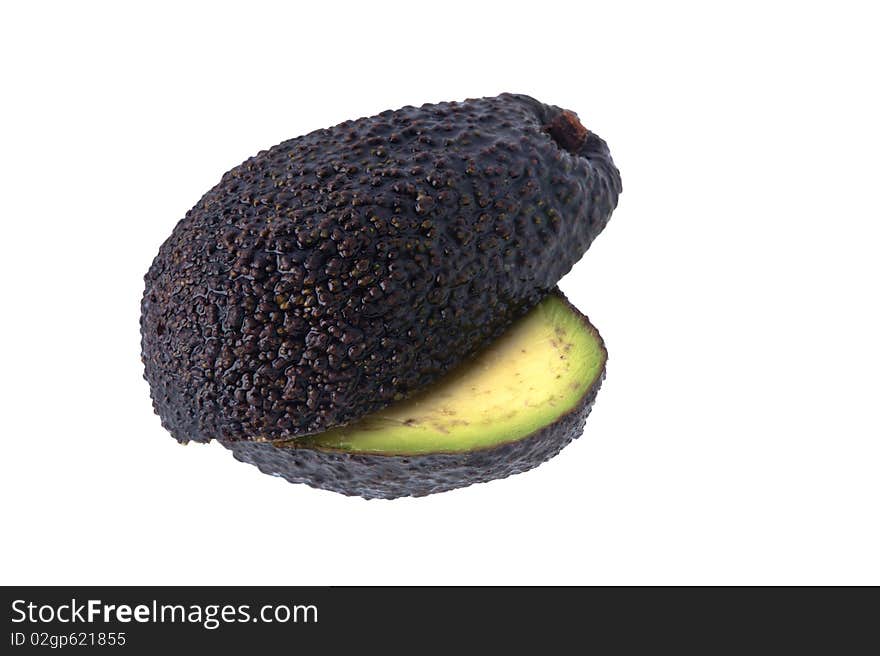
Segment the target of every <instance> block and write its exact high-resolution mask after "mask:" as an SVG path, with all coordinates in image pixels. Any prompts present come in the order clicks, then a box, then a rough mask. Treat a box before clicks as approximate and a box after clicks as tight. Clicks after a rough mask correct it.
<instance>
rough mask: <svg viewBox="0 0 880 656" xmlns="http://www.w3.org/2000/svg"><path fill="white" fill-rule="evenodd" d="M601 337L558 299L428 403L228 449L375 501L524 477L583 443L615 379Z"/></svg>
mask: <svg viewBox="0 0 880 656" xmlns="http://www.w3.org/2000/svg"><path fill="white" fill-rule="evenodd" d="M606 358H607V353H606V351H605V346H604V344H603V343H602V338H601V337H600V336H599V333H598V331H597V330H596V329H595V328H594V327H593V326H592V325H591V324H590V322H589V321H588V320H587V318H586V317H585V316H584V315H582V314H581V313H580V312H578V311H577V309H575V308H574V306H572V305H571V304H570V303H569V302H568V301H567V300H566V298H565V297H564V296H563V295H562V294H561V293H560V292H559V291H554V292H553V293H552V294H550V295H549V296H548V297H547V298H545V299H544V300H543V301H541V302H540V303H539V304H538V305H537V306H535V308H533V309H532V310H531V311H530V312H529V313H528V314H527V315H526V316H525V317H523V318H522V319H520V320H519V321H517V322H516V323H514V324H513V325H512V326H511V327H510V328H509V329H508V330H507V332H505V334H504V335H503V336H502V337H500V338H499V339H498V340H496V341H495V342H493V343H492V344H491V345H490V346H489V347H488V348H487V349H485V350H484V351H482V352H481V353H480V354H479V355H477V356H476V357H474V358H472V359H471V361H469V362H467V363H465V364H464V365H463V366H461V367H459V368H458V369H456V370H455V371H453V372H452V373H450V374H448V375H447V376H446V377H444V378H442V379H441V380H440V381H438V382H437V383H435V384H434V385H432V386H431V387H429V388H428V389H426V390H424V391H423V392H421V393H419V394H418V395H416V396H414V397H412V398H410V399H407V400H405V401H401V402H398V403H395V404H392V405H391V406H389V407H387V408H385V409H383V410H381V411H378V412H375V413H372V414H370V415H367V416H365V417H363V418H362V419H360V420H358V421H357V422H355V423H352V424H349V425H348V426H343V427H340V428H334V429H331V430H329V431H325V432H323V433H318V434H315V435H310V436H306V437H301V438H297V439H295V440H287V441H274V442H271V441H226V442H224V446H226V447H227V448H229V449H231V450H232V451H233V454H234V455H235V457H236V458H237V459H238V460H241V461H243V462H248V463H251V464H253V465H256V466H257V467H258V468H259V469H260V470H261V471H262V472H264V473H267V474H272V475H275V476H280V477H282V478H284V479H286V480H288V481H290V482H291V483H306V484H307V485H311V486H313V487H318V488H323V489H326V490H332V491H334V492H340V493H342V494H347V495H359V496H362V497H364V498H368V499H370V498H385V499H392V498H396V497H402V496H424V495H426V494H432V493H434V492H444V491H446V490H451V489H454V488H458V487H464V486H467V485H471V484H473V483H481V482H485V481H490V480H493V479H496V478H503V477H506V476H510V475H511V474H517V473H520V472H523V471H526V470H528V469H531V468H533V467H536V466H538V465H539V464H541V463H542V462H544V461H545V460H547V459H549V458H551V457H553V456H554V455H556V454H557V453H559V451H560V450H561V449H562V448H563V447H564V446H565V445H566V444H568V443H569V442H570V441H571V440H572V439H574V438H576V437H578V436H579V435H580V433H581V432H582V430H583V426H584V422H585V420H586V418H587V415H588V414H589V412H590V407H591V406H592V403H593V401H594V399H595V397H596V393H597V391H598V390H599V386H600V384H601V382H602V378H603V376H604V373H605V361H606Z"/></svg>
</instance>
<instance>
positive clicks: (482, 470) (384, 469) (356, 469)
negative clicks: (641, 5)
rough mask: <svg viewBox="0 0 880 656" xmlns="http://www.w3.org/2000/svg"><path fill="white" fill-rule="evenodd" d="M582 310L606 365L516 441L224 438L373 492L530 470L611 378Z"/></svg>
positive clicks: (321, 480) (239, 455)
mask: <svg viewBox="0 0 880 656" xmlns="http://www.w3.org/2000/svg"><path fill="white" fill-rule="evenodd" d="M555 293H559V292H555ZM560 296H562V295H561V294H560ZM562 298H563V299H564V296H563V297H562ZM566 303H567V304H568V305H569V307H572V308H573V306H571V304H570V303H568V301H567V300H566ZM573 309H574V308H573ZM575 313H576V314H577V315H578V316H579V317H580V318H581V321H582V322H583V323H584V325H585V326H586V328H587V329H588V330H590V331H591V332H592V333H593V334H594V335H595V336H596V338H597V339H598V340H599V343H600V344H601V347H602V353H603V362H602V371H601V372H600V374H599V375H598V376H597V377H596V381H595V383H593V385H591V386H590V387H589V388H588V389H587V391H586V392H585V393H584V395H583V396H582V397H581V399H580V400H579V401H578V403H577V405H576V406H575V407H574V408H572V409H571V410H570V411H568V412H567V413H566V414H564V415H562V416H561V417H560V418H559V419H557V420H556V421H555V422H553V423H552V424H548V425H547V426H544V427H543V428H540V429H538V430H536V431H535V432H533V433H531V434H529V435H527V436H525V437H522V438H520V439H518V440H516V441H513V442H507V443H504V444H500V445H498V446H494V447H490V448H484V449H476V450H474V451H469V452H463V453H433V454H424V455H407V456H399V455H378V454H377V455H374V454H366V453H347V452H345V451H341V450H335V449H334V450H331V449H317V448H309V447H297V446H296V441H295V440H294V441H292V442H288V443H286V444H285V445H284V446H282V445H280V444H279V443H275V444H273V443H271V442H250V441H242V440H237V441H225V440H221V443H222V444H223V446H225V447H226V448H227V449H230V450H231V451H232V454H233V456H234V457H235V458H236V459H237V460H239V461H241V462H245V463H248V464H251V465H254V466H256V467H257V468H258V469H259V470H260V471H261V472H263V473H264V474H270V475H272V476H280V477H281V478H283V479H285V480H286V481H288V482H290V483H305V484H306V485H310V486H311V487H315V488H320V489H324V490H330V491H331V492H338V493H340V494H344V495H346V496H360V497H363V498H365V499H396V498H399V497H409V496H412V497H422V496H426V495H428V494H435V493H437V492H447V491H449V490H454V489H456V488H460V487H467V486H469V485H473V484H475V483H486V482H488V481H492V480H495V479H499V478H506V477H508V476H511V475H513V474H519V473H522V472H525V471H528V470H529V469H533V468H535V467H537V466H538V465H540V464H541V463H543V462H545V461H547V460H549V459H550V458H552V457H553V456H555V455H556V454H558V453H559V452H560V451H561V450H562V449H563V448H564V447H565V446H567V445H568V444H569V443H570V442H571V441H572V440H574V439H576V438H577V437H579V436H580V435H581V433H582V432H583V430H584V425H585V422H586V420H587V417H588V416H589V414H590V410H591V409H592V407H593V403H594V401H595V400H596V395H597V394H598V392H599V388H600V387H601V385H602V381H603V380H604V378H605V361H607V358H608V353H607V351H606V350H605V345H604V343H603V342H602V339H601V337H600V336H599V333H598V331H597V330H596V328H595V327H593V326H592V324H590V322H589V320H588V319H587V318H586V317H585V316H583V315H582V314H580V312H578V311H577V310H576V309H575Z"/></svg>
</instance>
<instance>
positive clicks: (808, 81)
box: [0, 1, 880, 584]
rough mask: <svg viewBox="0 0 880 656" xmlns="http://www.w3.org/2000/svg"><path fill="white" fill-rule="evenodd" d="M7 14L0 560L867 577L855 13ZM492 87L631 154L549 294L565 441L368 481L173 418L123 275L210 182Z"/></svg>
mask: <svg viewBox="0 0 880 656" xmlns="http://www.w3.org/2000/svg"><path fill="white" fill-rule="evenodd" d="M713 6H715V8H711V7H713ZM25 7H26V8H21V7H19V8H17V9H16V8H11V7H10V5H8V4H7V5H4V8H3V9H2V15H0V67H2V93H0V95H2V101H0V115H2V120H0V131H2V160H0V167H2V171H0V181H2V219H3V221H2V228H0V244H2V257H0V268H2V271H0V290H2V295H0V299H2V301H0V303H2V304H0V311H2V323H0V331H2V339H0V348H2V376H0V386H2V396H0V398H2V404H3V413H2V421H0V433H2V453H0V468H2V471H0V503H2V526H3V533H4V537H3V539H2V541H0V582H2V583H5V584H12V583H20V584H50V583H69V584H85V583H90V584H136V583H151V584H166V583H167V584H226V583H235V584H343V583H347V584H364V583H367V584H369V583H376V584H378V583H387V584H392V583H480V584H483V583H501V584H504V583H589V584H634V583H646V584H659V583H681V584H685V583H689V584H691V583H692V584H706V583H725V584H745V583H763V584H783V583H817V584H826V583H840V584H843V583H849V584H855V583H874V584H880V558H878V554H880V527H878V516H880V513H878V510H880V508H878V505H880V475H878V473H880V427H878V393H880V377H878V371H880V348H878V335H880V310H878V306H880V303H878V299H880V294H878V282H880V266H878V251H880V208H878V188H877V180H878V173H880V166H878V162H880V128H878V126H880V106H878V96H877V94H878V83H877V65H878V60H880V59H878V58H880V51H878V50H880V49H878V45H877V44H878V41H877V31H876V29H877V20H876V16H872V15H869V12H868V9H867V8H868V7H870V3H862V4H857V3H847V2H833V3H832V2H829V3H824V4H822V3H803V2H799V3H791V4H787V3H776V2H760V3H747V2H746V3H743V2H740V3H729V4H728V8H727V9H719V8H717V6H716V5H715V3H688V4H682V3H674V4H671V5H670V4H669V3H643V4H642V3H639V4H634V3H625V2H624V3H613V2H602V3H584V2H577V3H571V4H562V3H553V2H540V3H534V2H532V3H527V4H517V3H512V2H505V3H501V4H499V5H496V6H490V5H489V4H488V3H485V4H484V3H477V2H464V3H459V2H448V1H447V2H443V3H415V2H404V3H399V4H387V5H380V4H378V3H373V2H369V3H367V2H364V3H357V4H354V5H350V6H341V5H340V6H336V5H334V3H331V2H315V3H277V4H266V3H260V2H247V3H236V4H235V5H223V4H218V3H214V2H212V3H205V4H204V5H199V4H191V5H190V4H189V3H186V4H185V3H179V2H174V3H170V4H162V3H149V4H144V5H142V9H141V10H137V9H134V8H132V6H131V5H128V4H127V3H102V4H99V3H88V2H83V3H56V4H49V3H30V4H27V5H26V6H25ZM502 91H513V92H520V93H528V94H530V95H533V96H535V97H537V98H539V99H541V100H543V101H545V102H549V103H553V104H557V105H561V106H563V107H568V108H570V109H573V110H575V111H577V112H578V113H579V114H580V116H581V119H582V120H583V122H584V123H585V125H586V126H587V127H588V128H590V129H591V130H594V131H596V132H597V133H598V134H600V135H601V136H602V137H604V138H605V139H606V140H607V141H608V143H609V144H610V146H611V149H612V152H613V155H614V158H615V160H616V162H617V164H618V166H619V167H620V169H621V171H622V175H623V185H624V193H623V195H622V197H621V202H620V207H619V209H618V210H617V212H616V213H615V215H614V217H613V219H612V221H611V223H610V225H609V226H608V228H607V230H606V231H605V232H604V233H603V234H602V235H601V236H600V237H599V239H598V240H597V241H596V243H595V244H594V246H593V248H592V249H591V250H590V252H589V253H587V255H586V256H585V257H584V259H583V260H582V261H581V262H580V263H579V264H578V265H577V266H576V267H575V269H574V271H573V272H572V273H571V274H570V275H569V276H568V277H566V278H565V279H564V280H563V282H562V284H561V286H562V288H563V290H564V291H565V292H566V293H567V294H568V295H569V296H570V297H571V299H572V300H573V302H574V303H575V304H576V305H577V306H578V307H579V308H581V309H582V310H583V311H584V312H585V313H587V314H589V315H590V318H591V319H592V321H593V322H594V323H595V324H596V325H597V326H598V328H599V329H600V330H601V331H602V334H603V336H604V338H605V340H606V341H607V344H608V348H609V351H610V361H609V364H608V377H607V379H606V382H605V386H604V388H603V389H602V391H601V392H600V394H599V398H598V401H597V403H596V406H595V409H594V412H593V415H592V416H591V417H590V419H589V421H588V423H587V429H586V432H585V434H584V436H583V437H582V438H581V439H580V440H577V441H576V442H575V443H573V444H572V445H571V446H570V447H569V448H567V449H566V450H565V451H564V452H563V453H562V454H561V455H560V456H559V457H558V458H556V459H554V460H552V461H550V462H548V463H546V464H545V465H543V466H541V467H540V468H538V469H537V470H534V471H532V472H530V473H526V474H522V475H519V476H515V477H513V478H510V479H507V480H504V481H497V482H493V483H490V484H487V485H481V486H476V487H472V488H468V489H464V490H458V491H454V492H450V493H446V494H441V495H436V496H433V497H428V498H424V499H404V500H398V501H394V502H381V501H379V502H377V501H373V502H366V501H363V500H360V499H351V498H345V497H342V496H338V495H335V494H331V493H328V492H322V491H316V490H312V489H310V488H307V487H305V486H292V485H289V484H287V483H285V482H283V481H281V480H279V479H274V478H271V477H268V476H264V475H262V474H260V473H259V472H258V471H257V470H256V469H255V468H252V467H249V466H246V465H243V464H240V463H238V462H236V461H235V460H233V459H232V457H231V456H230V455H229V454H228V453H227V452H226V451H225V450H224V449H222V448H221V447H219V446H216V445H211V446H200V445H189V446H186V447H184V446H179V445H178V444H177V443H176V442H175V441H174V440H172V439H171V438H170V437H169V436H168V435H167V433H165V431H164V430H163V429H162V428H161V426H160V424H159V419H158V417H156V416H155V415H154V414H153V411H152V408H151V405H150V402H149V397H148V389H147V384H146V383H145V382H144V380H143V379H142V367H141V363H140V359H139V350H140V346H139V339H140V338H139V332H138V331H139V328H138V316H139V303H140V298H141V293H142V289H143V281H142V276H143V274H144V273H145V272H146V270H147V268H148V266H149V264H150V262H151V260H152V258H153V256H154V255H155V253H156V251H157V250H158V247H159V244H160V243H161V242H162V241H163V240H164V239H165V237H166V236H167V235H168V234H170V231H171V229H172V227H173V226H174V224H175V223H176V222H177V220H178V219H180V218H181V217H182V216H183V214H184V213H185V212H186V210H187V209H189V208H190V206H192V205H193V204H194V203H195V202H196V200H198V198H199V197H200V196H201V194H202V193H203V192H205V191H206V190H207V189H208V188H210V187H211V186H212V185H213V184H214V183H216V182H217V181H218V180H219V178H220V175H221V174H222V173H223V172H224V171H225V170H227V169H229V168H231V167H232V166H234V165H236V164H238V163H239V162H240V161H242V160H243V159H245V158H247V157H248V156H250V155H252V154H254V153H255V152H257V151H258V150H260V149H263V148H266V147H268V146H271V145H273V144H275V143H277V142H279V141H281V140H283V139H286V138H289V137H293V136H297V135H300V134H303V133H306V132H308V131H311V130H313V129H316V128H320V127H327V126H330V125H334V124H336V123H338V122H340V121H342V120H344V119H348V118H355V117H358V116H364V115H371V114H375V113H377V112H379V111H381V110H384V109H387V108H396V107H399V106H402V105H405V104H420V103H422V102H429V101H441V100H452V99H464V98H467V97H473V96H484V95H495V94H497V93H499V92H502Z"/></svg>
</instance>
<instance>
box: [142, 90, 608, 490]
mask: <svg viewBox="0 0 880 656" xmlns="http://www.w3.org/2000/svg"><path fill="white" fill-rule="evenodd" d="M620 191H621V183H620V175H619V173H618V171H617V169H616V167H615V166H614V163H613V161H612V159H611V156H610V154H609V151H608V148H607V146H606V144H605V142H604V141H603V140H602V139H600V138H599V137H598V136H597V135H596V134H595V133H593V132H590V131H588V130H587V129H586V128H584V127H583V125H581V123H580V122H579V120H578V118H577V116H576V115H575V114H574V113H573V112H571V111H568V110H563V109H561V108H559V107H556V106H552V105H545V104H543V103H541V102H538V101H537V100H535V99H533V98H530V97H528V96H523V95H512V94H502V95H500V96H497V97H493V98H481V99H474V100H466V101H463V102H444V103H439V104H431V105H423V106H421V107H418V108H416V107H411V106H408V107H404V108H402V109H400V110H397V111H386V112H383V113H381V114H378V115H376V116H373V117H370V118H362V119H359V120H356V121H348V122H345V123H342V124H340V125H337V126H335V127H332V128H330V129H325V130H317V131H315V132H312V133H310V134H307V135H305V136H302V137H299V138H296V139H292V140H289V141H285V142H283V143H281V144H279V145H277V146H275V147H273V148H270V149H269V150H266V151H263V152H260V153H259V154H258V155H256V156H255V157H252V158H250V159H248V160H247V161H245V162H244V163H242V164H241V165H239V166H237V167H235V168H234V169H232V170H231V171H229V172H228V173H226V174H225V175H224V176H223V177H222V179H221V181H220V182H219V184H217V185H216V186H215V187H214V188H213V189H211V190H210V191H209V192H208V193H207V194H205V195H204V196H203V197H202V199H201V200H200V201H199V202H198V203H197V204H196V205H195V206H194V207H193V208H192V209H191V210H190V211H189V212H187V214H186V216H185V217H184V218H183V219H182V220H181V221H180V222H179V223H178V224H177V226H176V227H175V228H174V230H173V232H172V234H171V236H170V237H169V238H168V239H167V240H166V241H165V242H164V243H163V244H162V246H161V247H160V249H159V254H158V255H157V256H156V258H155V260H154V261H153V263H152V266H151V267H150V269H149V272H148V273H147V275H146V277H145V281H146V289H145V292H144V296H143V300H142V306H141V307H142V313H141V335H142V340H141V350H142V360H143V362H144V366H145V378H146V379H147V381H148V382H149V384H150V390H151V396H152V399H153V405H154V408H155V410H156V412H157V413H158V414H159V416H160V417H161V419H162V423H163V425H164V426H165V427H166V428H167V429H168V431H169V432H170V433H171V434H172V435H173V436H174V437H175V438H176V439H177V440H179V441H181V442H187V441H196V442H207V441H210V440H211V439H215V438H216V439H221V440H223V441H225V442H235V441H253V440H256V439H259V440H266V441H277V440H290V439H293V438H300V437H303V436H308V435H313V434H316V433H321V432H324V431H327V430H328V429H330V428H333V427H335V426H343V425H346V424H349V423H351V422H353V421H356V420H358V419H360V418H361V417H364V416H365V415H367V414H369V413H372V412H376V411H378V410H381V409H382V408H384V407H386V406H388V405H389V404H391V403H394V402H399V401H401V400H403V399H406V398H409V397H411V396H412V395H413V394H416V393H418V392H420V391H421V390H424V389H425V388H427V387H428V386H429V385H431V384H432V383H434V382H435V381H437V380H438V379H439V378H440V377H441V376H443V375H444V374H446V373H447V372H449V371H451V370H452V369H454V368H455V367H456V366H457V365H459V364H461V363H462V362H465V361H468V360H469V359H470V358H471V357H472V356H474V355H475V354H476V353H478V352H479V351H480V350H481V349H482V348H484V347H486V346H488V345H489V344H491V342H492V341H493V340H494V339H495V338H497V337H498V336H499V335H501V334H502V333H503V332H504V331H505V330H506V329H507V328H508V327H509V326H510V325H511V324H512V323H513V322H514V321H516V320H517V319H519V318H520V317H522V316H524V315H525V314H526V313H527V312H528V311H529V310H530V309H531V308H533V307H534V306H535V305H536V304H537V303H538V302H539V301H541V299H542V298H544V297H545V296H546V295H547V294H548V293H549V292H550V291H551V290H552V289H553V288H554V286H555V285H556V283H557V282H558V281H559V279H560V278H561V277H562V276H563V275H564V274H565V273H566V272H568V271H569V269H570V268H571V266H572V265H573V264H574V263H575V262H576V261H577V260H578V259H580V257H581V256H582V255H583V253H584V252H585V251H586V250H587V248H588V247H589V246H590V244H591V242H592V241H593V239H594V238H595V237H596V235H598V234H599V232H600V231H601V230H602V229H603V228H604V226H605V224H606V223H607V221H608V219H609V217H610V215H611V212H612V210H613V209H614V208H615V207H616V205H617V199H618V194H619V193H620ZM579 412H580V411H579ZM581 419H582V418H579V419H577V420H573V419H569V420H566V421H567V422H568V423H569V424H572V425H574V424H577V423H578V422H579V421H581ZM547 439H548V438H546V437H541V438H540V440H539V443H540V444H542V445H543V444H544V443H545V442H547ZM559 439H562V438H558V437H554V441H553V444H555V445H556V446H558V445H559V444H558V442H557V441H555V440H559ZM564 439H565V440H567V439H569V438H564ZM526 443H531V442H526ZM522 444H524V443H523V442H521V441H520V442H516V443H514V444H513V445H511V446H508V447H497V448H499V449H506V450H509V451H512V452H514V453H513V456H512V457H515V458H517V457H519V456H517V455H516V454H517V453H519V450H521V449H522V448H523V447H522ZM242 448H245V447H242ZM263 448H268V447H266V445H265V444H264V443H260V444H259V445H257V446H255V447H254V449H255V451H254V452H255V453H256V452H259V450H260V449H263ZM554 448H555V447H554ZM297 451H298V450H295V449H290V448H287V447H285V448H284V449H283V450H279V451H278V453H282V454H292V455H290V457H291V458H294V459H296V458H297V457H299V456H297V455H295V454H296V453H297ZM239 453H244V452H243V451H239ZM270 453H275V452H274V451H272V452H270ZM308 453H310V454H320V455H316V456H311V457H310V458H308V459H306V460H307V462H309V463H312V464H313V465H316V464H317V463H319V462H320V463H324V462H325V461H326V460H327V459H332V458H342V456H340V455H338V454H335V455H332V456H331V455H325V452H324V451H318V450H310V451H309V452H308ZM326 453H327V454H329V453H331V452H329V451H328V452H326ZM479 453H482V452H479ZM468 454H469V455H448V456H440V455H432V456H430V457H431V458H439V459H441V460H442V459H443V458H448V459H451V460H449V462H450V463H452V462H455V463H463V462H465V461H466V462H476V461H477V460H479V459H480V458H482V456H479V455H473V454H470V452H468ZM529 454H531V451H529ZM520 455H523V454H520ZM526 455H528V454H526ZM285 457H286V456H285ZM346 457H348V458H349V460H347V461H346V462H349V463H355V462H357V463H361V462H366V460H363V458H366V459H368V460H369V459H370V458H374V457H375V456H362V455H359V456H357V458H360V459H361V460H353V459H352V458H355V456H346ZM425 457H428V456H425ZM316 458H317V460H315V459H316ZM382 462H386V463H387V462H394V463H396V464H394V466H393V467H392V469H393V470H394V471H399V472H405V471H408V469H407V466H404V465H402V464H401V463H400V461H398V460H393V461H391V460H387V459H386V460H383V461H382ZM456 466H458V465H456ZM461 466H465V465H461ZM511 466H513V467H514V469H516V468H517V467H520V465H515V466H514V465H511ZM514 469H510V467H509V466H504V467H502V470H503V471H505V472H506V473H510V472H511V471H513V470H514ZM440 470H442V468H438V471H440ZM389 475H390V474H389ZM331 478H332V477H331ZM357 478H358V479H359V480H362V481H363V482H364V484H367V483H369V481H371V480H372V478H375V475H373V477H372V478H371V476H369V475H367V474H366V472H364V473H362V474H358V476H357ZM392 478H394V477H393V476H392ZM328 480H329V479H328ZM370 484H372V483H370ZM437 484H438V485H440V486H442V485H443V483H441V482H439V481H438V482H437ZM340 485H341V483H340ZM377 485H378V483H377ZM388 486H389V489H392V488H393V485H392V484H391V483H388ZM369 489H372V488H369ZM376 489H377V490H378V491H379V492H381V491H382V490H383V489H384V488H382V487H381V486H379V487H378V488H376ZM419 489H420V490H424V488H419ZM417 491H418V490H417Z"/></svg>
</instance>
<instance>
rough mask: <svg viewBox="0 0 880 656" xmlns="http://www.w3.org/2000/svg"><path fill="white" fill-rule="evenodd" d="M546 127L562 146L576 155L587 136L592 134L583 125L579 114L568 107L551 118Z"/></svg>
mask: <svg viewBox="0 0 880 656" xmlns="http://www.w3.org/2000/svg"><path fill="white" fill-rule="evenodd" d="M544 129H545V130H546V131H547V132H548V134H549V135H550V136H551V137H553V140H554V141H555V142H556V143H558V144H559V146H560V147H561V148H564V149H565V150H567V151H568V152H570V153H572V154H574V155H577V153H578V151H579V150H580V149H581V146H583V145H584V142H585V141H586V140H587V137H588V136H590V131H589V130H587V128H585V127H584V126H583V125H581V122H580V121H579V120H578V117H577V115H576V114H575V113H574V112H570V111H568V110H567V109H564V110H562V111H561V112H560V113H559V114H557V115H556V116H554V117H553V118H552V119H550V122H549V123H547V125H545V126H544Z"/></svg>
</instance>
